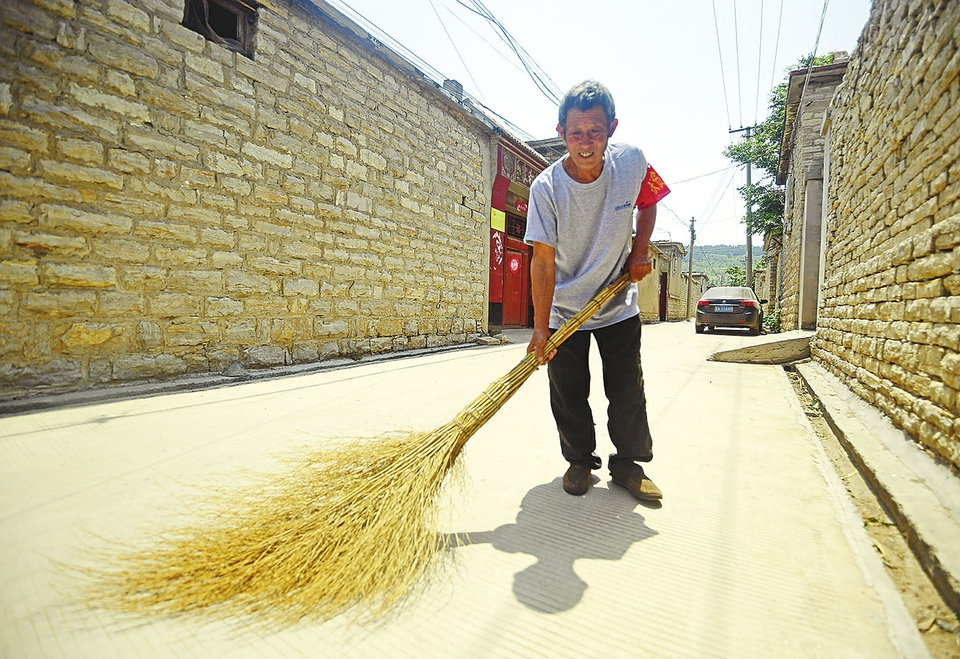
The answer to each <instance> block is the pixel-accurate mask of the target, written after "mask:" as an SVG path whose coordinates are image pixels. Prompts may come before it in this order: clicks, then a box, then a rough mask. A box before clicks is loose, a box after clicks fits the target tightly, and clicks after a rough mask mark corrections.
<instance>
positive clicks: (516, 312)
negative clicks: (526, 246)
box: [503, 247, 530, 327]
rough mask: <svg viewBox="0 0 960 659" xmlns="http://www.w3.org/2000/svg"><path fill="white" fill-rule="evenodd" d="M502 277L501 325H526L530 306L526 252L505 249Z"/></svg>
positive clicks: (528, 269) (528, 270)
mask: <svg viewBox="0 0 960 659" xmlns="http://www.w3.org/2000/svg"><path fill="white" fill-rule="evenodd" d="M503 269H504V279H503V326H504V327H526V326H527V321H528V318H527V316H528V311H527V310H528V307H529V306H530V300H529V290H530V283H529V277H530V274H529V273H530V266H529V263H528V255H527V253H526V252H521V251H519V250H515V249H510V248H509V247H508V248H507V249H506V254H505V255H504V268H503Z"/></svg>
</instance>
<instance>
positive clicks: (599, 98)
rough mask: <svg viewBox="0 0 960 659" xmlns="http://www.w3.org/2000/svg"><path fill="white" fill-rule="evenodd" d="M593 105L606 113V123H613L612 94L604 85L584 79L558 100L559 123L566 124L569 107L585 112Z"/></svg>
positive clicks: (615, 112) (614, 110)
mask: <svg viewBox="0 0 960 659" xmlns="http://www.w3.org/2000/svg"><path fill="white" fill-rule="evenodd" d="M595 105H599V106H600V107H602V108H603V111H604V112H605V113H606V114H607V125H608V126H609V125H610V124H612V123H613V120H614V119H616V118H617V108H616V106H615V105H614V104H613V94H611V93H610V90H609V89H607V88H606V87H605V86H603V85H602V84H600V83H599V82H597V81H596V80H584V81H583V82H581V83H580V84H578V85H574V86H573V88H572V89H571V90H570V91H568V92H567V93H566V94H565V95H564V97H563V100H562V101H560V112H559V118H560V125H561V126H566V125H567V113H568V112H570V109H571V108H577V109H578V110H580V111H581V112H586V111H587V110H589V109H590V108H592V107H594V106H595Z"/></svg>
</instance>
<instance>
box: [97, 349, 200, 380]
mask: <svg viewBox="0 0 960 659" xmlns="http://www.w3.org/2000/svg"><path fill="white" fill-rule="evenodd" d="M186 372H187V366H186V364H185V363H184V361H183V359H182V358H180V357H176V356H174V355H166V354H164V355H156V356H143V355H128V356H124V357H120V358H118V359H117V360H116V362H115V363H114V366H113V379H115V380H120V381H124V380H147V379H151V378H170V377H174V376H177V375H183V374H184V373H186Z"/></svg>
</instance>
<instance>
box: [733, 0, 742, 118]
mask: <svg viewBox="0 0 960 659" xmlns="http://www.w3.org/2000/svg"><path fill="white" fill-rule="evenodd" d="M733 44H734V46H735V48H736V53H737V113H738V115H739V117H740V125H741V126H742V125H743V92H742V91H740V29H739V21H738V20H737V0H733Z"/></svg>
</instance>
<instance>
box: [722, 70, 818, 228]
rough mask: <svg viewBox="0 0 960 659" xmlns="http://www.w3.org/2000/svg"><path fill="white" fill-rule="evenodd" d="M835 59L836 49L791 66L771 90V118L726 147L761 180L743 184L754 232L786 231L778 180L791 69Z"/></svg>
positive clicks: (769, 116)
mask: <svg viewBox="0 0 960 659" xmlns="http://www.w3.org/2000/svg"><path fill="white" fill-rule="evenodd" d="M832 63H833V54H832V53H831V54H829V55H823V56H821V57H813V56H812V55H807V56H805V57H801V58H800V60H799V61H798V62H797V63H796V64H794V65H793V66H791V67H788V68H787V74H788V75H787V78H786V79H785V80H784V81H783V82H781V83H780V84H779V85H777V86H776V87H775V88H774V89H773V91H771V92H770V99H769V103H768V105H767V109H768V111H769V114H768V115H767V118H766V119H764V120H763V121H762V122H760V123H759V124H758V125H756V126H754V130H753V132H752V134H751V135H750V137H747V138H745V139H743V140H741V141H739V142H737V143H736V144H731V145H730V146H728V147H727V148H725V149H724V150H723V155H724V156H726V157H727V158H729V159H730V160H732V161H733V162H735V163H737V164H740V165H746V164H747V163H749V164H750V166H751V167H752V168H753V171H754V172H756V176H757V181H758V182H757V183H751V184H750V185H745V186H743V187H742V188H739V191H740V195H741V196H742V197H743V200H744V202H745V203H746V204H751V205H752V208H753V211H752V212H751V213H750V226H749V227H748V228H749V229H750V230H751V232H752V233H754V234H760V235H762V236H763V237H764V238H779V237H780V236H781V235H782V234H783V210H784V190H783V188H781V187H779V186H778V185H777V184H776V178H777V169H778V167H779V165H780V141H781V140H782V139H783V119H784V115H785V114H786V111H787V91H788V89H789V79H790V78H789V73H790V71H796V70H799V69H805V68H807V67H808V66H823V65H824V64H832ZM744 221H745V222H746V220H744Z"/></svg>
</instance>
